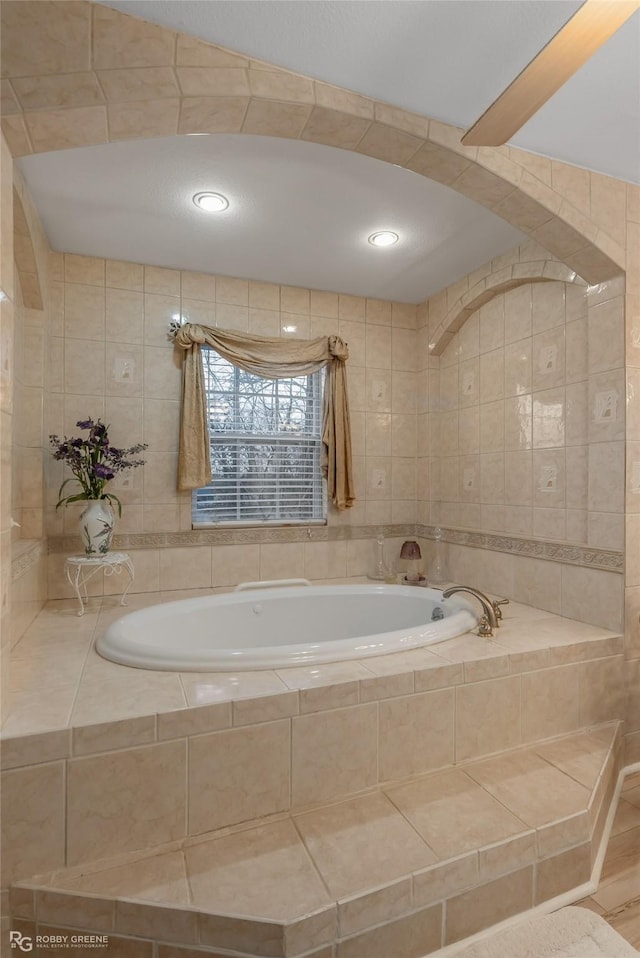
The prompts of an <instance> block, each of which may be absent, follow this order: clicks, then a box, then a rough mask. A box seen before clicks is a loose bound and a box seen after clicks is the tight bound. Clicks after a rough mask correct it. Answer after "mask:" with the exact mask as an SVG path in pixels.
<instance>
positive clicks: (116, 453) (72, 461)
mask: <svg viewBox="0 0 640 958" xmlns="http://www.w3.org/2000/svg"><path fill="white" fill-rule="evenodd" d="M76 425H77V426H79V427H80V428H81V429H88V430H89V435H88V437H87V438H86V439H82V438H79V437H75V438H72V439H70V438H68V437H67V436H63V438H62V439H61V438H60V437H59V436H57V435H51V436H49V442H50V443H51V446H52V453H53V458H54V459H57V460H60V461H62V462H64V463H66V465H67V467H68V468H69V470H70V471H71V473H72V475H73V479H74V480H75V481H76V482H78V483H79V484H80V486H81V489H82V492H81V493H79V494H76V495H72V496H64V497H63V496H62V491H63V489H64V487H65V486H66V484H67V482H69V481H70V480H69V479H65V480H64V482H63V483H62V486H61V487H60V499H59V501H58V506H61V505H65V504H66V503H67V502H76V501H77V500H78V499H104V498H106V499H109V500H113V501H115V502H117V503H118V506H119V501H118V499H117V497H116V496H114V495H112V494H111V493H107V492H105V486H106V484H107V483H108V482H109V480H111V479H113V478H114V477H115V475H116V473H118V472H122V471H123V470H124V469H135V468H137V467H138V466H143V465H144V459H131V458H126V457H128V456H131V455H132V454H133V453H137V452H141V451H142V450H143V449H146V448H147V447H146V444H138V445H137V446H132V447H131V448H130V449H118V448H116V447H115V446H111V445H110V444H109V427H108V426H106V425H105V424H104V423H103V422H102V420H101V419H96V420H93V419H81V420H79V421H78V422H77V423H76Z"/></svg>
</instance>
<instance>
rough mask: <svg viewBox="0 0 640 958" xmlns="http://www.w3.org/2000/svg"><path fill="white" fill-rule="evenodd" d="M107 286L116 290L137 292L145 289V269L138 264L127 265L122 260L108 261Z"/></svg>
mask: <svg viewBox="0 0 640 958" xmlns="http://www.w3.org/2000/svg"><path fill="white" fill-rule="evenodd" d="M106 284H107V286H108V287H109V286H111V287H114V288H115V289H126V290H135V291H137V292H142V290H143V289H144V267H143V266H140V265H138V264H137V263H127V262H124V261H121V260H113V259H108V260H107V261H106Z"/></svg>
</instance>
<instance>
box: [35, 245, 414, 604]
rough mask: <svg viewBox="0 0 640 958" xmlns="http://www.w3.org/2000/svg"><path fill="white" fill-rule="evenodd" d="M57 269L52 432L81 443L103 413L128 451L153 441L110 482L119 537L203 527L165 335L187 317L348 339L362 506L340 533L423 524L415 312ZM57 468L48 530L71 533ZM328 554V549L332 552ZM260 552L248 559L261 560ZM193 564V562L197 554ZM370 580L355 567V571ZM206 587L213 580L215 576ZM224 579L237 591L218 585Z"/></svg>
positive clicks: (309, 295) (129, 268) (158, 277)
mask: <svg viewBox="0 0 640 958" xmlns="http://www.w3.org/2000/svg"><path fill="white" fill-rule="evenodd" d="M54 262H55V267H54V277H53V283H52V286H53V294H54V296H55V298H56V301H57V302H58V301H59V302H61V303H62V304H63V308H62V311H61V312H60V313H59V314H56V319H55V320H54V325H53V327H52V338H51V348H50V350H49V356H50V371H49V381H50V395H49V397H48V403H47V406H48V420H47V426H46V431H47V432H48V433H49V432H58V433H67V434H74V433H77V430H76V427H75V423H76V421H77V420H78V419H81V418H85V417H87V416H93V417H98V416H101V417H102V418H103V419H104V421H106V422H107V423H110V424H111V426H112V430H111V431H112V437H113V439H114V441H115V442H116V443H120V444H123V445H131V444H133V443H136V442H147V443H148V444H149V449H148V450H147V452H146V453H145V458H146V465H145V467H144V468H143V469H140V470H137V471H135V472H130V473H125V474H124V476H123V477H121V479H120V481H119V482H118V481H115V482H114V483H113V484H112V486H113V490H114V492H115V493H116V494H117V495H118V496H119V497H120V498H121V499H122V502H123V506H124V508H123V516H122V519H121V520H120V521H119V522H118V531H119V532H121V533H160V532H162V533H172V532H179V531H186V530H189V529H190V528H191V496H190V494H189V493H177V492H176V489H175V482H176V469H177V445H178V434H179V408H180V391H181V370H180V365H179V364H180V356H179V354H178V353H177V352H176V351H175V350H174V348H173V345H172V343H171V342H170V340H169V338H168V335H167V331H168V325H169V322H170V321H171V319H172V318H173V317H174V316H176V315H182V316H184V317H186V318H188V320H189V321H191V322H200V323H204V324H207V325H218V326H221V327H226V328H231V329H240V330H245V331H252V332H255V333H258V334H261V335H270V336H274V335H275V336H278V335H281V336H297V337H301V338H309V337H315V336H324V335H330V334H333V333H337V334H339V335H340V336H342V337H343V338H344V339H345V340H346V341H347V342H348V344H349V350H350V358H349V365H348V377H349V396H350V404H351V414H352V430H353V453H354V470H355V476H356V492H357V498H358V501H357V503H356V505H355V506H354V507H353V508H352V509H350V510H347V511H346V512H344V513H341V514H338V513H336V512H333V511H331V512H330V514H329V525H330V526H332V525H345V524H346V525H365V524H366V525H380V524H389V523H394V524H397V523H401V524H405V523H414V522H415V521H416V518H417V511H416V501H417V490H416V449H417V417H416V383H417V361H416V348H415V347H416V312H417V310H416V307H415V306H414V305H410V304H404V303H390V302H384V301H380V300H371V299H364V298H360V297H355V296H344V295H338V294H337V293H328V292H318V291H314V290H308V289H299V288H293V287H284V286H283V287H281V286H278V285H275V284H272V283H263V282H253V281H247V280H244V279H235V278H232V277H224V276H213V275H209V274H202V273H192V272H187V271H179V270H170V269H159V268H154V267H148V266H141V265H137V264H134V263H124V262H116V261H112V260H107V261H105V260H101V259H93V258H90V257H83V256H76V255H71V254H65V255H55V256H54ZM53 466H54V468H52V470H51V476H50V486H49V492H48V496H49V500H48V506H49V507H48V514H47V527H48V532H49V534H50V535H60V534H71V535H73V534H75V531H76V521H77V513H78V511H79V508H80V507H78V508H75V509H74V508H73V507H72V508H67V509H65V510H64V511H59V512H57V513H56V511H55V508H54V505H55V499H56V492H57V489H58V486H59V484H60V482H61V481H62V478H63V472H62V468H61V467H59V466H58V464H53ZM323 547H324V549H325V551H326V549H327V545H326V544H323ZM262 549H263V553H264V554H263V555H262V565H264V566H265V569H266V566H270V568H271V571H272V572H273V573H274V574H278V570H279V567H280V566H282V567H283V568H284V567H285V566H286V567H288V566H290V565H292V564H293V566H294V567H295V566H296V565H297V563H298V560H299V557H298V555H297V554H296V555H295V556H294V555H288V553H289V552H291V550H292V549H293V550H294V551H296V550H298V551H300V550H301V549H302V545H301V544H298V545H295V546H293V545H292V544H287V545H282V546H279V545H270V546H269V547H265V546H263V547H262ZM338 549H340V546H338ZM342 549H343V551H344V544H342ZM369 549H370V545H368V546H367V552H368V551H369ZM207 551H209V550H207ZM251 555H252V550H251V549H249V550H246V552H245V555H244V559H245V561H246V562H247V564H249V565H251V564H252V559H251ZM345 556H346V552H345ZM173 558H174V560H175V561H174V562H173V563H172V564H173V565H174V566H175V565H176V564H179V562H178V560H179V559H180V557H179V556H178V555H176V556H174V557H173ZM183 558H185V559H188V558H191V559H195V554H193V555H190V556H184V557H183ZM328 558H329V556H328V554H327V556H325V558H324V560H323V559H322V557H321V556H319V555H318V557H317V561H318V562H319V563H320V564H321V565H326V561H327V559H328ZM335 558H336V560H337V563H336V570H337V571H336V572H335V575H345V574H347V573H346V571H344V570H342V569H340V570H339V569H338V567H341V566H343V565H344V562H345V560H344V557H343V558H342V559H341V558H340V557H339V556H336V557H335ZM60 561H61V560H60V557H59V556H55V557H53V558H52V565H53V566H54V568H53V570H52V576H53V578H54V579H56V577H59V572H60V568H59V566H60ZM214 565H215V563H214ZM201 571H202V569H201ZM362 571H364V570H363V569H360V570H359V571H353V567H352V571H351V573H350V574H356V575H357V574H361V572H362ZM263 572H264V570H263V569H262V568H261V574H263ZM279 574H282V575H285V574H291V573H290V572H284V571H282V572H280V573H279ZM324 575H326V570H324V569H323V570H320V568H319V567H318V570H316V574H315V575H314V576H313V577H314V578H318V577H323V576H324ZM244 578H247V576H246V575H245V576H244ZM202 584H203V585H210V584H211V579H210V577H207V581H206V582H203V583H202ZM216 584H227V583H226V580H223V579H221V580H220V583H218V582H217V581H216V580H215V579H214V581H213V585H216ZM229 584H231V583H229ZM176 587H177V588H182V587H184V584H182V585H180V586H176ZM57 594H58V593H57V592H55V591H54V592H53V593H52V595H54V596H55V595H57Z"/></svg>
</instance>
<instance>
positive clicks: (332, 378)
mask: <svg viewBox="0 0 640 958" xmlns="http://www.w3.org/2000/svg"><path fill="white" fill-rule="evenodd" d="M174 341H175V344H176V346H177V347H179V348H180V349H182V350H184V361H183V377H182V416H181V424H180V451H179V459H178V489H181V490H182V489H198V488H200V487H201V486H206V485H207V483H208V482H210V481H211V460H210V457H209V423H208V417H207V404H206V395H205V387H204V369H203V365H202V355H201V349H200V347H201V346H210V347H211V348H212V349H215V350H216V352H218V353H219V354H220V355H221V356H222V357H223V358H224V359H226V360H228V361H229V362H230V363H233V365H234V366H239V367H240V369H244V370H246V371H247V372H249V373H253V374H254V375H256V376H263V377H264V378H265V379H287V378H289V377H294V376H306V375H309V374H310V373H314V372H317V371H318V370H319V369H322V367H323V366H326V367H327V375H326V379H325V386H324V396H323V417H322V444H323V458H322V469H323V473H324V475H325V477H326V480H327V492H328V495H329V498H330V500H331V502H332V503H333V504H334V506H335V507H336V508H337V509H340V510H342V509H348V508H349V507H350V506H352V505H353V503H354V501H355V494H354V488H353V469H352V463H351V429H350V424H349V401H348V397H347V375H346V368H345V364H346V361H347V359H348V356H349V351H348V349H347V346H346V344H345V343H344V342H343V341H342V340H341V339H340V337H339V336H320V337H318V339H308V340H307V339H278V338H276V337H271V336H254V335H252V334H249V333H241V332H236V331H235V330H231V329H217V328H213V327H211V326H199V325H197V324H196V323H185V325H184V326H181V327H180V328H179V329H178V330H177V332H176V334H175V339H174Z"/></svg>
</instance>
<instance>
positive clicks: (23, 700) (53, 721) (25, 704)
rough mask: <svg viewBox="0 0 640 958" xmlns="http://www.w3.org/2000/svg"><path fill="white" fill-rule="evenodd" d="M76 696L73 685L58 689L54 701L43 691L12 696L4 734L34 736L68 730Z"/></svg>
mask: <svg viewBox="0 0 640 958" xmlns="http://www.w3.org/2000/svg"><path fill="white" fill-rule="evenodd" d="M75 695H76V689H75V688H74V687H72V686H69V687H67V688H66V689H57V690H56V695H55V698H53V697H51V696H46V697H44V696H43V695H42V691H41V690H40V689H38V691H37V692H19V693H12V694H11V697H10V709H9V711H10V714H9V716H8V717H7V719H6V721H5V723H4V725H3V729H2V731H3V734H5V735H31V734H33V733H36V732H48V731H51V730H54V729H61V728H62V729H64V728H66V727H67V725H68V722H69V717H70V715H71V709H72V707H73V702H74V699H75Z"/></svg>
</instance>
